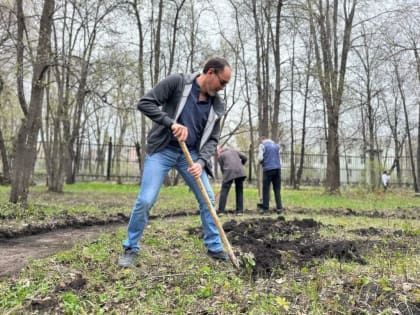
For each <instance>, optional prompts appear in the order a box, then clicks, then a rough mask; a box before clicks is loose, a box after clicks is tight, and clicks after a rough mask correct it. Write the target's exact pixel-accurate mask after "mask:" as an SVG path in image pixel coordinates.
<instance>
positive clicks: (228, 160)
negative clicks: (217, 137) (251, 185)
mask: <svg viewBox="0 0 420 315" xmlns="http://www.w3.org/2000/svg"><path fill="white" fill-rule="evenodd" d="M217 155H218V162H219V165H220V169H221V170H222V174H223V180H222V191H221V193H220V199H219V210H218V212H217V214H218V215H219V216H222V215H224V214H225V208H226V201H227V197H228V194H229V190H230V187H231V186H232V183H233V182H235V195H236V214H237V215H242V214H243V212H244V180H245V178H246V176H245V168H244V164H245V163H246V161H247V157H246V156H245V155H244V154H242V153H240V152H239V151H237V150H235V149H230V148H223V147H219V148H218V150H217Z"/></svg>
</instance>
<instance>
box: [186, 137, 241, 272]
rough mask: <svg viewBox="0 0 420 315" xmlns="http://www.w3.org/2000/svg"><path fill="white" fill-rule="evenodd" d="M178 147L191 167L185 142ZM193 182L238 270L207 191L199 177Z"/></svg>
mask: <svg viewBox="0 0 420 315" xmlns="http://www.w3.org/2000/svg"><path fill="white" fill-rule="evenodd" d="M179 145H180V146H181V149H182V152H183V153H184V155H185V158H186V159H187V162H188V165H189V166H190V167H191V166H192V165H193V164H194V161H193V160H192V158H191V154H190V151H189V150H188V148H187V146H186V144H185V142H183V141H179ZM195 181H196V182H197V185H198V187H199V188H200V191H201V194H202V195H203V198H204V199H205V201H206V204H207V207H208V208H209V211H210V214H211V216H212V218H213V221H214V224H215V225H216V227H217V230H218V231H219V234H220V238H221V239H222V242H223V245H224V246H225V248H226V251H227V253H228V255H229V258H230V261H231V262H232V264H233V265H234V266H235V267H236V268H238V269H239V262H238V260H237V259H236V257H235V254H234V253H233V250H232V247H231V246H230V243H229V241H228V239H227V237H226V234H225V231H224V230H223V227H222V225H221V224H220V221H219V217H218V216H217V214H216V210H215V209H214V207H213V204H212V203H211V201H210V198H209V195H208V194H207V191H206V189H205V188H204V184H203V182H202V180H201V178H200V177H195Z"/></svg>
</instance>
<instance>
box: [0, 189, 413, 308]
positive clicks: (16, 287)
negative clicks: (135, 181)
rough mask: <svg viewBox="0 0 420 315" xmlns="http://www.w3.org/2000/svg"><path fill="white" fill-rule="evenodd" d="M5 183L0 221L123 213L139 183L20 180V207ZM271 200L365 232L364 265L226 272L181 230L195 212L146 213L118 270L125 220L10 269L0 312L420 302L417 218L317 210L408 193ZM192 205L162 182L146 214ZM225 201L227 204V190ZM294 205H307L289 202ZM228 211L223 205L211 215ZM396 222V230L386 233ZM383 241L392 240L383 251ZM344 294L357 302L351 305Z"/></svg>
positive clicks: (366, 205) (290, 215)
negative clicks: (24, 192)
mask: <svg viewBox="0 0 420 315" xmlns="http://www.w3.org/2000/svg"><path fill="white" fill-rule="evenodd" d="M9 189H10V188H8V187H2V186H0V214H1V215H3V216H6V215H12V214H18V215H17V216H16V217H15V218H12V217H11V218H9V219H5V220H2V223H1V224H4V225H7V226H10V225H12V226H13V224H14V223H16V222H18V221H19V222H31V224H35V223H36V222H37V220H39V222H45V221H46V220H48V218H49V217H51V218H53V217H54V216H55V218H57V217H59V216H60V215H63V213H67V214H68V213H71V214H74V215H76V214H84V213H87V214H89V215H94V216H109V215H111V214H115V213H118V212H124V213H126V214H127V215H129V213H130V209H131V206H132V204H133V202H134V200H135V198H136V195H137V193H138V186H137V185H117V184H113V183H78V184H75V185H66V186H65V192H64V193H63V194H53V193H48V192H47V191H46V188H45V187H43V186H36V187H31V194H30V203H29V207H28V208H26V209H23V208H21V207H20V206H18V205H12V204H9V203H8V202H7V198H8V193H9ZM217 189H218V187H215V190H217ZM282 199H283V203H284V206H285V207H286V208H287V209H290V210H289V211H287V212H286V220H292V219H304V218H312V219H314V220H315V221H318V222H320V223H322V227H321V230H320V236H321V237H322V238H325V239H329V240H347V239H348V240H357V241H364V242H372V244H374V245H375V246H373V247H372V249H371V250H370V252H368V253H367V255H366V259H367V261H368V264H367V265H360V264H356V263H351V262H350V263H345V262H340V261H338V260H337V259H319V260H316V261H314V262H313V263H312V264H308V265H305V266H303V267H299V266H298V265H297V264H293V263H292V264H290V266H289V267H288V269H286V270H279V271H278V272H277V273H276V274H274V275H273V276H272V277H271V278H266V279H252V278H251V277H250V273H249V270H247V269H246V268H243V269H241V270H239V271H237V270H235V269H234V268H233V266H232V265H231V264H230V263H229V262H226V263H220V262H214V261H211V260H209V259H208V257H207V256H206V255H205V248H204V246H203V243H202V240H201V237H200V236H196V235H189V234H188V233H187V232H186V231H187V229H188V228H197V227H199V226H200V219H199V217H198V216H185V217H174V218H169V219H164V220H163V219H162V220H161V219H155V220H152V221H150V225H149V228H147V229H146V230H145V234H144V237H143V240H142V242H141V248H142V251H141V253H140V255H139V257H138V260H137V263H136V267H135V268H133V269H121V268H119V267H118V266H117V265H116V264H115V262H116V260H117V258H118V256H119V255H120V254H121V243H122V241H123V240H124V239H125V237H126V230H125V229H120V230H116V231H115V232H113V233H108V234H102V235H101V236H100V237H99V238H98V239H97V240H96V241H92V242H81V243H79V244H77V245H76V246H75V247H74V248H72V249H70V250H67V251H62V252H59V253H57V254H55V255H53V256H52V257H49V258H45V259H40V260H34V261H33V262H32V263H31V264H30V266H29V267H28V268H26V269H25V270H23V271H22V272H21V273H20V274H18V275H16V276H14V277H12V278H10V279H4V280H2V281H0V313H1V314H36V313H44V312H46V313H57V314H58V313H60V314H258V315H259V314H350V313H352V312H355V313H357V312H359V313H360V314H391V313H392V312H391V310H392V309H384V308H381V307H380V306H379V305H380V302H381V301H392V303H394V304H393V305H399V304H400V303H406V302H410V303H418V304H419V305H420V289H419V288H420V280H419V279H420V271H419V270H420V254H419V253H420V247H419V244H418V237H419V236H420V220H413V219H404V218H401V217H393V216H382V217H381V216H378V217H375V216H369V217H368V216H345V215H342V216H341V215H334V216H331V215H327V214H326V212H325V211H324V212H323V211H322V210H323V209H344V210H345V209H348V208H350V209H353V210H355V211H377V210H378V211H380V210H384V211H385V210H386V211H385V213H387V214H388V213H390V214H393V215H398V214H400V213H401V211H403V210H406V209H412V210H413V211H416V209H418V208H419V204H420V201H419V199H418V198H416V197H414V195H413V193H412V192H409V191H406V192H405V191H390V192H387V193H386V194H384V193H382V192H373V193H363V192H361V191H360V190H354V191H345V192H343V193H342V194H341V195H340V196H330V195H328V194H325V193H324V192H323V191H322V190H321V189H305V190H300V191H295V190H290V189H284V190H282ZM257 202H258V193H257V190H256V189H253V188H247V189H245V207H246V208H248V209H254V210H255V206H256V203H257ZM196 207H197V206H196V204H195V201H194V198H193V196H192V193H191V192H189V190H188V188H187V187H185V186H179V187H163V188H162V191H161V194H160V196H159V200H158V202H157V204H156V205H155V207H154V209H153V211H152V214H170V213H175V212H178V211H180V210H185V209H189V210H191V211H194V210H195V209H196ZM229 207H230V209H233V208H234V192H233V191H231V193H230V195H229V202H228V208H229ZM301 208H303V209H309V210H310V211H304V212H303V213H301V212H298V211H297V210H299V209H301ZM401 209H403V210H401ZM294 210H296V211H294ZM344 210H343V211H344ZM338 212H339V211H338ZM41 214H43V215H44V217H42V218H41ZM45 216H46V217H45ZM255 217H256V218H259V217H258V215H257V214H254V213H251V214H247V213H246V215H245V216H244V217H240V218H236V217H235V220H239V221H240V220H249V219H253V218H255ZM231 219H232V217H229V216H228V217H222V219H221V220H222V222H227V221H229V220H231ZM16 225H18V223H16ZM370 227H373V228H375V229H378V230H380V231H384V233H383V234H378V235H369V236H367V237H364V236H360V235H356V234H354V233H352V231H353V230H357V229H368V228H370ZM396 231H401V233H402V234H394V233H395V232H396ZM398 242H400V243H398ZM393 243H396V244H399V245H400V247H392V250H390V247H389V246H390V244H393ZM249 262H250V261H249ZM77 276H80V277H81V278H82V279H84V280H85V284H84V285H83V286H81V287H79V288H74V287H72V281H73V280H74V279H75V277H77ZM373 297H375V299H373ZM363 303H365V304H363ZM390 303H391V302H390ZM354 305H367V306H366V308H365V309H354V308H352V307H353V306H354ZM395 307H396V306H394V308H395Z"/></svg>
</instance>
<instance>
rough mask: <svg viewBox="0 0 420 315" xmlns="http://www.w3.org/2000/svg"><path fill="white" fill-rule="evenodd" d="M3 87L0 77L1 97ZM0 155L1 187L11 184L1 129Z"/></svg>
mask: <svg viewBox="0 0 420 315" xmlns="http://www.w3.org/2000/svg"><path fill="white" fill-rule="evenodd" d="M3 86H4V81H3V78H2V76H1V75H0V96H1V94H2V92H3ZM0 108H1V106H0ZM0 155H1V162H2V165H3V177H0V185H1V184H9V183H10V168H9V160H8V158H7V150H6V145H5V143H4V138H3V133H2V131H1V128H0Z"/></svg>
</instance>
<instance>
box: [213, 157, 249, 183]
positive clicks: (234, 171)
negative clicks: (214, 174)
mask: <svg viewBox="0 0 420 315" xmlns="http://www.w3.org/2000/svg"><path fill="white" fill-rule="evenodd" d="M247 160H248V159H247V157H246V156H245V155H244V154H242V153H240V152H239V151H237V150H234V149H223V150H222V152H220V155H219V157H218V161H219V164H220V169H221V170H222V174H223V183H226V182H228V181H230V180H232V179H235V178H240V177H245V168H244V164H245V163H246V161H247Z"/></svg>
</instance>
